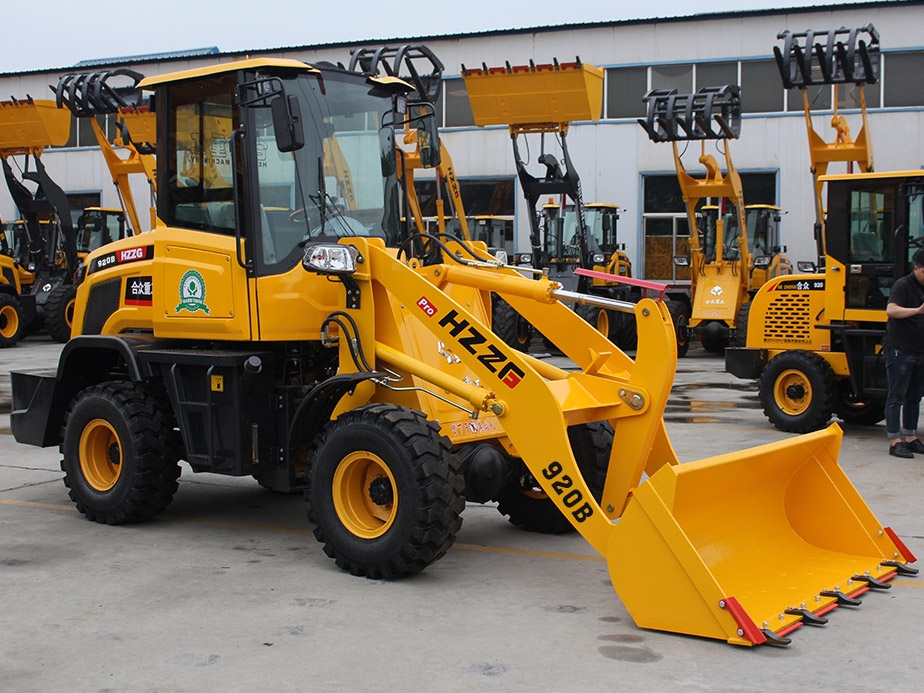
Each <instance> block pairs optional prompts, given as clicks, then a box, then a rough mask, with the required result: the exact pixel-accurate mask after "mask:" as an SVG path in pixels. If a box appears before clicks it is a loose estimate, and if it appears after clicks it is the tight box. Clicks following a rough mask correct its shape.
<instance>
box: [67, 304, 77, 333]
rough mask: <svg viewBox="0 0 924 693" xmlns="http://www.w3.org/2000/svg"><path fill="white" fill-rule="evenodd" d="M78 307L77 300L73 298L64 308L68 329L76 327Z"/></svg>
mask: <svg viewBox="0 0 924 693" xmlns="http://www.w3.org/2000/svg"><path fill="white" fill-rule="evenodd" d="M76 305H77V299H76V298H72V299H71V300H70V301H68V302H67V305H66V306H65V307H64V322H65V323H67V326H68V327H73V326H74V307H75V306H76Z"/></svg>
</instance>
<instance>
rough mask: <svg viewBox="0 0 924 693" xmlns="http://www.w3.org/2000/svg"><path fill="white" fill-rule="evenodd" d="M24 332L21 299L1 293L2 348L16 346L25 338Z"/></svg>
mask: <svg viewBox="0 0 924 693" xmlns="http://www.w3.org/2000/svg"><path fill="white" fill-rule="evenodd" d="M24 332H25V325H24V324H23V321H22V307H21V306H20V304H19V299H18V298H16V297H15V296H12V295H10V294H0V349H4V348H6V347H11V346H14V345H15V344H16V343H17V342H18V341H19V340H20V339H22V338H23V334H24Z"/></svg>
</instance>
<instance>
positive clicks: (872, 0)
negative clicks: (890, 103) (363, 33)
mask: <svg viewBox="0 0 924 693" xmlns="http://www.w3.org/2000/svg"><path fill="white" fill-rule="evenodd" d="M767 1H768V2H769V1H770V0H767ZM919 5H924V0H866V1H865V2H853V3H843V4H840V5H834V4H830V5H809V6H804V7H776V8H770V9H765V10H736V11H726V12H704V13H698V14H690V15H682V16H676V17H647V18H639V19H619V20H612V21H602V22H579V23H572V24H568V23H565V24H549V25H539V26H529V27H521V28H508V29H491V30H484V31H471V32H461V33H454V34H425V35H419V36H393V37H388V38H385V37H379V38H364V39H363V38H357V39H356V40H353V41H336V42H332V43H315V44H305V45H299V46H275V47H271V48H253V49H243V50H236V51H228V52H222V51H220V50H219V49H218V47H217V46H214V47H210V48H196V49H190V50H182V51H171V52H164V53H149V54H145V55H132V56H124V57H121V58H99V59H92V60H81V61H80V62H78V63H76V64H75V65H72V66H62V67H57V68H42V69H38V70H23V71H20V72H7V73H0V75H2V76H9V75H29V74H40V73H49V72H63V71H66V70H70V69H73V68H85V67H96V66H101V67H102V66H125V65H130V64H132V63H150V62H154V61H159V60H186V59H190V58H192V59H195V58H201V57H215V56H222V57H225V58H229V59H233V58H235V57H237V56H248V57H253V56H259V55H265V54H268V53H279V52H293V51H299V52H301V51H320V50H330V49H338V48H342V47H350V48H352V47H354V46H356V45H357V44H358V43H363V44H388V43H392V44H404V43H414V42H423V41H447V40H449V41H452V40H456V39H462V38H478V37H490V36H506V35H511V34H513V35H516V34H536V33H551V32H556V31H562V30H575V29H592V28H594V29H598V28H608V27H625V26H640V25H645V24H653V23H659V24H662V23H665V22H670V23H677V22H691V21H714V20H722V19H730V18H735V19H740V18H742V17H766V16H775V15H781V14H790V15H798V14H810V13H815V12H833V11H838V12H841V11H844V10H862V9H864V8H876V9H882V8H883V7H914V6H919Z"/></svg>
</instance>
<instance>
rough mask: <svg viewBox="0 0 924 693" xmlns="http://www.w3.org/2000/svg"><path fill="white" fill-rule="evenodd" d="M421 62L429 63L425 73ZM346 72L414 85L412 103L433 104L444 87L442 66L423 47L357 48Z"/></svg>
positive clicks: (420, 45)
mask: <svg viewBox="0 0 924 693" xmlns="http://www.w3.org/2000/svg"><path fill="white" fill-rule="evenodd" d="M422 62H428V63H429V70H428V71H426V72H421V71H420V69H419V68H418V64H420V63H422ZM349 70H350V72H357V71H359V72H364V73H366V74H369V75H379V74H381V73H384V74H385V75H386V76H388V77H397V78H399V79H403V80H404V81H406V82H407V83H408V84H411V85H413V87H414V90H415V91H416V93H417V96H416V97H414V100H417V101H421V100H422V101H426V102H428V103H436V101H437V99H439V96H440V91H441V90H442V87H443V79H442V77H443V63H442V62H440V59H439V58H437V57H436V54H435V53H433V51H431V50H430V49H429V48H428V47H427V46H424V45H422V44H417V45H406V46H398V47H392V46H382V47H378V48H357V49H355V50H353V51H351V52H350V67H349Z"/></svg>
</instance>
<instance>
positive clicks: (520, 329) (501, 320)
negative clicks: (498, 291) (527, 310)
mask: <svg viewBox="0 0 924 693" xmlns="http://www.w3.org/2000/svg"><path fill="white" fill-rule="evenodd" d="M491 331H492V332H494V334H496V335H497V336H498V337H500V338H501V339H502V340H504V343H505V344H507V345H508V346H511V347H513V348H514V349H517V350H519V351H523V352H527V351H529V345H530V342H532V341H533V327H532V325H530V324H529V322H527V320H526V318H524V317H523V316H522V315H520V314H519V313H517V312H516V311H515V310H514V309H513V306H511V305H510V304H509V303H507V301H505V300H504V299H502V298H501V297H500V296H494V300H493V304H492V307H491Z"/></svg>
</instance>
